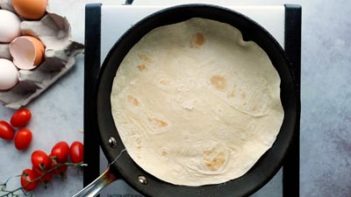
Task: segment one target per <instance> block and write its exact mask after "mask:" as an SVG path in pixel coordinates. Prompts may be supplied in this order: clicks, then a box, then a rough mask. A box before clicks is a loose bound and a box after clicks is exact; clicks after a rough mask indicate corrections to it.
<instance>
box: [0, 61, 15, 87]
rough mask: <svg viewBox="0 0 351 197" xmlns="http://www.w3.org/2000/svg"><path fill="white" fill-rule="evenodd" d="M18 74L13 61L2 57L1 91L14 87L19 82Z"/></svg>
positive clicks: (0, 70) (0, 72) (0, 63)
mask: <svg viewBox="0 0 351 197" xmlns="http://www.w3.org/2000/svg"><path fill="white" fill-rule="evenodd" d="M18 75H19V73H18V70H17V68H16V67H15V65H14V64H13V63H12V62H11V61H9V60H7V59H0V91H3V90H9V89H11V88H13V87H14V86H15V85H16V84H17V82H18Z"/></svg>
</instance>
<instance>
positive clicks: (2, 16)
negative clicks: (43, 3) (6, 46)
mask: <svg viewBox="0 0 351 197" xmlns="http://www.w3.org/2000/svg"><path fill="white" fill-rule="evenodd" d="M20 22H21V21H20V19H19V18H18V17H17V15H15V14H14V13H12V12H10V11H7V10H0V42H4V43H9V42H11V41H12V40H13V39H14V38H15V37H17V36H19V35H20Z"/></svg>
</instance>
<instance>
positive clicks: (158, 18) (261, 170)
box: [75, 4, 298, 197]
mask: <svg viewBox="0 0 351 197" xmlns="http://www.w3.org/2000/svg"><path fill="white" fill-rule="evenodd" d="M193 17H199V18H205V19H211V20H215V21H219V22H223V23H227V24H230V25H232V26H234V27H236V28H237V29H239V30H240V31H241V33H242V35H243V38H244V40H247V41H248V40H251V41H254V42H255V43H257V44H258V45H259V46H260V47H261V48H262V49H263V50H264V51H265V52H266V53H267V55H268V56H269V58H270V60H271V61H272V64H273V66H274V67H275V69H276V70H277V72H278V74H279V76H280V79H281V85H280V88H281V93H280V94H281V95H280V96H281V102H282V105H283V109H284V119H283V123H282V126H281V128H280V131H279V134H278V136H277V139H276V141H275V142H274V144H273V146H272V147H271V149H269V150H268V151H267V152H266V153H265V154H264V155H263V156H262V157H261V158H260V159H259V161H258V162H257V163H256V164H255V165H254V166H253V167H252V168H251V169H250V170H249V171H248V172H247V173H246V174H245V175H243V176H242V177H239V178H237V179H234V180H231V181H228V182H226V183H223V184H217V185H205V186H200V187H189V186H178V185H172V184H169V183H166V182H164V181H161V180H159V179H157V178H156V177H154V176H152V175H150V174H148V173H147V172H145V171H144V170H143V169H142V168H140V167H139V166H138V165H137V164H136V163H135V162H134V161H133V160H132V159H131V157H130V156H129V155H128V153H127V152H125V151H123V150H124V149H125V147H124V145H123V142H122V140H121V138H120V136H119V135H118V125H115V123H114V120H113V117H112V112H111V101H110V94H111V90H112V83H113V80H114V77H115V74H116V72H117V69H118V67H119V65H120V63H121V62H122V60H123V59H124V57H125V56H126V54H127V53H128V52H129V50H130V49H131V48H132V47H133V46H134V45H135V44H136V43H137V42H138V41H139V40H140V39H141V38H142V37H143V36H144V35H146V34H147V33H148V32H150V31H151V30H152V29H154V28H157V27H160V26H164V25H169V24H174V23H178V22H182V21H185V20H187V19H190V18H193ZM289 65H290V63H289V61H288V60H287V58H286V55H285V53H284V51H283V49H282V48H281V47H280V45H279V44H278V43H277V41H276V40H275V39H274V38H273V37H272V36H271V35H270V34H269V33H268V32H267V31H266V30H265V29H264V28H262V27H261V26H260V25H258V24H257V23H255V22H254V21H252V20H250V19H249V18H247V17H245V16H244V15H241V14H239V13H237V12H234V11H232V10H229V9H226V8H222V7H217V6H212V5H202V4H188V5H181V6H175V7H170V8H167V9H164V10H161V11H159V12H156V13H154V14H151V15H150V16H148V17H146V18H144V19H143V20H141V21H140V22H138V23H137V24H136V25H134V26H133V27H131V28H130V29H129V30H128V31H127V32H126V33H125V34H124V35H123V36H122V37H121V38H120V39H119V40H118V41H117V42H116V44H115V45H114V46H113V48H112V49H111V50H110V52H109V54H108V55H107V57H106V59H105V61H104V63H103V66H102V69H101V72H100V75H99V78H98V85H97V89H96V90H95V93H96V94H95V98H93V99H94V100H95V101H96V103H95V105H94V111H95V114H96V121H97V125H98V132H99V134H100V145H101V147H102V149H103V151H104V154H105V156H106V157H107V159H108V161H109V162H110V163H111V164H110V165H109V167H108V169H107V170H106V171H105V172H104V173H103V174H102V175H101V176H100V177H99V178H98V179H97V180H95V181H94V182H93V183H92V184H90V185H88V186H87V187H86V188H85V189H83V190H82V191H81V192H79V193H78V194H76V195H75V196H77V197H78V196H94V195H97V194H98V192H99V191H100V190H101V189H102V188H103V187H104V186H106V185H108V184H109V183H111V182H112V181H114V180H115V179H116V177H122V178H123V179H124V180H125V181H127V182H128V183H129V184H130V185H131V186H132V187H133V188H135V189H136V190H138V191H139V192H140V193H141V194H143V195H146V196H161V197H168V196H169V197H173V196H174V197H178V196H182V197H183V196H184V197H187V196H191V197H197V196H199V197H200V196H201V197H204V196H211V197H212V196H221V197H225V196H247V195H249V194H251V193H253V192H254V191H256V190H258V189H259V188H261V187H262V186H263V185H264V184H265V183H267V182H268V181H269V180H270V179H271V178H272V177H273V176H274V174H275V173H276V172H277V171H278V170H279V168H280V167H281V165H282V161H283V159H284V156H285V154H286V152H287V150H288V148H289V145H290V143H291V140H292V136H293V134H294V130H295V127H296V121H297V112H298V108H297V97H296V90H295V88H296V87H295V85H294V82H293V79H292V75H291V73H290V71H289V69H288V68H289ZM115 161H116V162H115Z"/></svg>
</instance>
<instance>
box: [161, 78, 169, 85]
mask: <svg viewBox="0 0 351 197" xmlns="http://www.w3.org/2000/svg"><path fill="white" fill-rule="evenodd" d="M169 83H170V81H169V80H168V79H161V80H160V84H162V85H169Z"/></svg>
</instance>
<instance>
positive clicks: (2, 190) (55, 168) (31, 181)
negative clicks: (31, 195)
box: [0, 162, 88, 197]
mask: <svg viewBox="0 0 351 197" xmlns="http://www.w3.org/2000/svg"><path fill="white" fill-rule="evenodd" d="M62 166H72V167H86V166H88V164H86V163H83V162H81V163H70V162H66V163H59V164H57V165H55V167H53V168H51V169H49V170H47V171H45V172H44V174H42V175H40V176H39V177H37V178H36V179H34V180H30V181H28V185H29V184H30V183H33V182H37V181H40V180H41V179H42V178H44V177H45V176H46V175H47V174H48V173H51V172H53V171H54V170H57V169H59V168H60V167H62ZM21 176H22V175H17V176H14V177H21ZM14 177H10V178H8V179H7V180H6V181H5V182H4V183H2V184H0V187H1V186H4V187H5V188H6V185H7V183H8V182H9V181H10V180H11V179H12V178H14ZM19 190H21V191H22V192H23V193H24V194H25V192H24V190H23V187H18V188H16V189H14V190H10V191H8V190H6V189H1V190H0V192H6V194H3V195H1V196H0V197H9V196H10V195H14V194H15V193H16V192H17V191H19Z"/></svg>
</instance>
